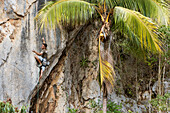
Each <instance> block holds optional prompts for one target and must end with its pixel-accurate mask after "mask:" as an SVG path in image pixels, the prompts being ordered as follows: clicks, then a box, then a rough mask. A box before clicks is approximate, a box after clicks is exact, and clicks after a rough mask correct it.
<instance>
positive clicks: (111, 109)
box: [89, 100, 122, 113]
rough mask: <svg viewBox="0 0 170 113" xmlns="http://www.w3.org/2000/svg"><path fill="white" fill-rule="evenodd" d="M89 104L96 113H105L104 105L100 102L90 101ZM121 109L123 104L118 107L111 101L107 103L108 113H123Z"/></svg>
mask: <svg viewBox="0 0 170 113" xmlns="http://www.w3.org/2000/svg"><path fill="white" fill-rule="evenodd" d="M89 104H90V107H91V108H92V110H93V112H94V113H103V111H102V110H101V109H102V107H103V105H100V100H98V102H95V101H94V100H90V101H89ZM120 109H122V105H121V104H120V105H118V104H116V103H115V102H112V101H111V100H109V101H108V102H107V113H121V111H120Z"/></svg>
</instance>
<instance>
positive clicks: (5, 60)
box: [0, 47, 12, 68]
mask: <svg viewBox="0 0 170 113" xmlns="http://www.w3.org/2000/svg"><path fill="white" fill-rule="evenodd" d="M11 51H12V47H11V48H10V51H9V53H7V57H6V59H2V60H3V61H4V62H3V63H2V64H1V65H0V68H1V67H2V66H3V65H4V64H5V63H6V62H7V61H8V58H9V55H10V53H11Z"/></svg>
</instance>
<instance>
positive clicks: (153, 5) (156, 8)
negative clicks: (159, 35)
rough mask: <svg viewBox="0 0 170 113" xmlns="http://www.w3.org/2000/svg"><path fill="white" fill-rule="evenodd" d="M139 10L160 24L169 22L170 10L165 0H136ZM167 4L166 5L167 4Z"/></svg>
mask: <svg viewBox="0 0 170 113" xmlns="http://www.w3.org/2000/svg"><path fill="white" fill-rule="evenodd" d="M136 3H137V5H138V10H139V11H140V12H141V13H142V14H143V15H145V16H147V17H150V18H152V19H153V20H154V21H156V22H157V23H159V24H160V25H166V26H167V25H168V24H169V10H168V8H167V7H169V6H167V5H168V4H166V3H165V2H164V1H163V0H161V1H160V0H136ZM165 4H166V6H165Z"/></svg>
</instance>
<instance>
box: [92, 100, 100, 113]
mask: <svg viewBox="0 0 170 113" xmlns="http://www.w3.org/2000/svg"><path fill="white" fill-rule="evenodd" d="M89 105H90V107H91V108H92V110H93V112H94V113H98V111H99V110H101V109H102V105H101V104H100V99H98V102H96V101H94V100H90V101H89Z"/></svg>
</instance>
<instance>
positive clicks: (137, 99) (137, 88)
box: [136, 58, 138, 102]
mask: <svg viewBox="0 0 170 113" xmlns="http://www.w3.org/2000/svg"><path fill="white" fill-rule="evenodd" d="M137 61H138V60H137V58H136V101H137V102H138V63H137Z"/></svg>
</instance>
